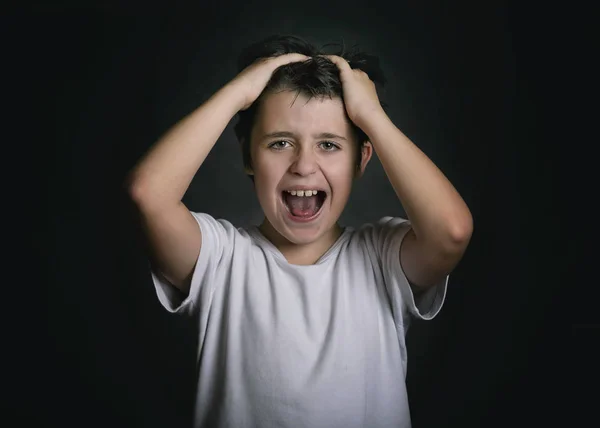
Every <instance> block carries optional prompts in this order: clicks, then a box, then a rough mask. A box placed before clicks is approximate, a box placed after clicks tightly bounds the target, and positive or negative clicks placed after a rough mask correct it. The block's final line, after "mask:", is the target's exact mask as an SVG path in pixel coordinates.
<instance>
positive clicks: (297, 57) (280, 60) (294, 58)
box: [272, 53, 310, 67]
mask: <svg viewBox="0 0 600 428" xmlns="http://www.w3.org/2000/svg"><path fill="white" fill-rule="evenodd" d="M309 58H310V57H309V56H306V55H303V54H300V53H288V54H283V55H279V56H276V57H274V58H272V60H273V64H274V65H275V67H281V66H282V65H286V64H290V63H292V62H301V61H306V60H307V59H309Z"/></svg>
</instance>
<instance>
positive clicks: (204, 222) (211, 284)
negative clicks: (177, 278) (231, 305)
mask: <svg viewBox="0 0 600 428" xmlns="http://www.w3.org/2000/svg"><path fill="white" fill-rule="evenodd" d="M192 215H193V216H194V218H195V219H196V221H197V223H198V227H199V228H200V231H201V233H202V246H201V248H200V254H199V255H198V260H197V261H196V265H195V266H194V271H193V273H192V281H191V284H190V291H189V293H188V295H187V296H185V295H184V294H183V293H181V292H180V291H179V290H178V289H177V288H175V287H174V286H173V285H172V284H171V283H169V282H168V281H167V280H166V279H165V278H164V276H162V275H161V274H160V272H158V271H157V270H155V269H154V268H153V267H152V266H151V267H150V272H151V276H152V282H153V283H154V287H155V289H156V294H157V296H158V300H159V301H160V303H161V304H162V306H163V307H164V308H165V309H166V310H168V311H169V312H173V313H182V314H188V315H191V314H193V313H195V312H197V311H203V310H205V309H207V308H208V307H209V306H210V302H211V300H212V295H213V292H214V290H215V288H216V287H218V286H219V284H218V283H217V280H216V275H215V274H216V272H217V271H218V269H219V268H220V267H222V266H223V265H224V264H226V263H227V261H228V260H230V259H231V254H232V247H233V245H232V243H233V240H234V235H235V233H236V232H237V230H236V229H235V227H234V226H233V225H232V224H231V223H229V222H227V221H225V220H216V219H214V218H213V217H211V216H210V215H208V214H203V213H195V212H192Z"/></svg>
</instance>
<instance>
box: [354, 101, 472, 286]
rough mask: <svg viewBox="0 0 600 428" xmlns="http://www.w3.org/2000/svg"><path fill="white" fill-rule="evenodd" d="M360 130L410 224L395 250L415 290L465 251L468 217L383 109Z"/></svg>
mask: <svg viewBox="0 0 600 428" xmlns="http://www.w3.org/2000/svg"><path fill="white" fill-rule="evenodd" d="M361 128H362V129H363V130H364V132H365V133H366V134H367V135H368V136H369V139H370V141H371V143H372V144H373V146H374V148H375V151H376V152H377V155H378V156H379V159H380V161H381V164H382V166H383V168H384V170H385V172H386V174H387V176H388V178H389V180H390V182H391V184H392V187H393V188H394V190H395V191H396V195H398V198H399V199H400V201H401V203H402V206H403V207H404V209H405V210H406V214H407V216H408V218H409V220H410V221H411V225H412V228H411V230H410V231H409V232H408V233H407V235H406V236H405V238H404V241H403V243H402V248H401V252H400V262H401V264H402V267H403V269H404V272H405V274H406V276H407V278H408V279H409V281H410V282H411V284H412V285H413V287H414V288H415V289H421V288H423V287H428V286H431V285H434V284H437V283H438V282H439V281H440V280H442V279H443V278H444V277H445V276H446V275H448V274H449V273H450V272H451V271H452V270H453V269H454V267H455V266H456V265H457V264H458V262H459V261H460V259H461V258H462V255H463V254H464V251H465V250H466V248H467V245H468V243H469V240H470V238H471V233H472V229H473V221H472V217H471V213H470V211H469V209H468V207H467V205H466V204H465V202H464V201H463V199H462V198H461V196H460V195H459V194H458V192H457V191H456V189H455V188H454V187H453V186H452V184H451V183H450V182H449V181H448V179H446V177H445V176H444V175H443V174H442V172H441V171H440V170H439V169H438V168H437V167H436V166H435V165H434V163H433V162H432V161H431V160H430V159H429V158H428V157H427V156H426V155H425V154H424V153H423V152H422V151H421V150H419V148H418V147H417V146H415V145H414V144H413V143H412V142H411V141H410V140H409V139H408V137H406V136H405V135H404V134H403V133H402V132H401V131H400V130H399V129H398V128H396V127H395V126H394V124H393V123H392V122H391V120H390V119H389V118H388V117H387V115H386V114H385V113H384V112H383V111H381V112H379V113H373V114H372V115H371V116H367V117H366V118H365V121H364V122H363V123H362V126H361Z"/></svg>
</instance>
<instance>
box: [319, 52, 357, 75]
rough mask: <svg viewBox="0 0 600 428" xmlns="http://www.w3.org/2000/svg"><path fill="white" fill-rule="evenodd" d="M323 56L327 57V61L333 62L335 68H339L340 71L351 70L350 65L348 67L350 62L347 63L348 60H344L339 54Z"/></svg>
mask: <svg viewBox="0 0 600 428" xmlns="http://www.w3.org/2000/svg"><path fill="white" fill-rule="evenodd" d="M323 56H324V57H325V58H327V59H328V60H329V61H331V62H333V63H334V64H335V65H336V66H337V68H339V69H340V71H344V72H347V71H351V70H352V67H350V64H348V61H346V60H345V59H344V58H342V57H341V56H337V55H323Z"/></svg>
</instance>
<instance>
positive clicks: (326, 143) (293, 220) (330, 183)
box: [129, 36, 472, 428]
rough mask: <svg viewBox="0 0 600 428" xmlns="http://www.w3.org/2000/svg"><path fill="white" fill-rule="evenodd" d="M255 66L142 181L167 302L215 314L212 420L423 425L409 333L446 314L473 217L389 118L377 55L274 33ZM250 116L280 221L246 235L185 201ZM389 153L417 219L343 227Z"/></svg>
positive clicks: (260, 193)
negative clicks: (413, 392) (356, 190)
mask: <svg viewBox="0 0 600 428" xmlns="http://www.w3.org/2000/svg"><path fill="white" fill-rule="evenodd" d="M241 61H242V63H241V68H242V71H241V72H240V73H239V74H238V75H237V76H236V77H235V78H234V79H233V80H231V81H230V82H229V83H228V84H226V85H225V86H224V87H223V88H221V89H220V90H219V91H218V92H216V93H215V94H214V95H213V96H212V97H211V98H210V99H209V100H207V101H206V102H205V103H204V104H203V105H202V106H200V107H199V108H198V109H197V110H196V111H194V112H192V113H191V114H190V115H189V116H188V117H186V118H185V119H183V120H182V121H181V122H180V123H178V124H177V125H175V126H174V127H173V129H171V130H170V131H169V132H168V133H167V134H166V135H165V136H164V137H163V138H162V139H161V140H160V141H159V142H158V143H157V144H156V145H155V146H154V147H153V148H152V149H151V150H150V151H149V152H148V154H147V155H146V156H145V157H144V158H143V159H142V160H141V162H140V163H139V164H138V166H137V167H136V168H135V169H134V170H133V171H132V174H131V180H130V184H129V186H130V194H131V197H132V199H133V200H134V201H135V202H136V205H137V206H138V207H139V212H140V215H141V221H142V223H143V225H144V230H145V231H146V234H147V237H148V242H149V247H150V250H151V260H152V279H153V282H154V284H155V286H156V290H157V294H158V297H159V299H160V301H161V303H162V304H163V305H164V306H165V308H166V309H168V310H169V311H171V312H175V313H184V314H187V315H192V314H198V315H199V322H200V340H199V354H198V388H197V398H196V409H195V426H196V427H215V428H217V427H236V428H241V427H263V428H265V427H311V428H316V427H335V428H337V427H340V428H342V427H344V428H350V427H368V428H377V427H392V426H393V427H409V426H410V414H409V408H408V400H407V397H406V387H405V374H406V361H407V360H406V347H405V342H404V336H405V333H406V329H407V327H408V325H409V321H410V317H411V316H416V317H419V318H422V319H431V318H433V317H434V316H435V315H436V314H437V312H438V311H439V310H440V308H441V305H442V302H443V300H444V296H445V292H446V284H447V279H448V275H449V274H450V272H451V271H452V270H453V269H454V267H455V266H456V265H457V263H458V262H459V260H460V259H461V257H462V255H463V253H464V251H465V249H466V247H467V245H468V242H469V240H470V237H471V233H472V218H471V214H470V212H469V209H468V208H467V206H466V205H465V203H464V201H463V200H462V198H461V197H460V196H459V194H458V193H457V192H456V190H455V189H454V188H453V186H452V185H451V184H450V183H449V182H448V180H447V179H446V178H445V177H444V176H443V174H442V173H441V172H440V171H439V170H438V169H437V168H436V167H435V165H434V164H433V163H432V162H431V161H430V160H429V159H428V158H427V157H426V156H425V155H424V154H423V153H422V152H421V151H420V150H419V149H418V148H417V147H416V146H415V145H414V144H413V143H412V142H411V141H410V140H409V139H408V138H407V137H406V136H404V135H403V134H402V133H401V132H400V131H399V130H398V129H397V128H396V127H395V126H394V125H393V123H392V122H391V121H390V119H389V118H388V117H387V115H386V114H385V112H384V110H383V108H382V106H381V104H380V102H379V99H378V96H377V93H376V88H375V84H374V82H373V81H372V80H371V79H370V75H371V77H373V78H374V79H375V78H376V79H380V77H381V76H379V71H378V67H377V66H376V64H375V63H374V62H373V57H370V56H366V55H362V54H360V53H357V54H353V55H350V54H344V53H340V55H324V54H322V53H321V52H320V51H318V50H317V49H315V48H314V47H313V46H312V45H310V44H308V43H306V42H304V41H303V40H301V39H299V38H296V37H280V36H274V37H271V38H268V39H266V40H263V41H261V42H260V43H257V44H255V45H252V46H251V47H250V48H249V49H248V50H247V51H246V53H245V55H243V56H242V60H241ZM363 70H367V71H368V73H369V74H367V73H366V72H365V71H363ZM236 113H239V115H240V121H239V123H238V125H237V127H236V134H237V136H238V138H239V139H240V143H241V144H242V150H243V153H244V163H245V167H246V172H247V173H248V175H250V177H251V178H252V180H253V181H254V186H255V189H256V194H257V197H258V200H259V202H260V205H261V207H262V209H263V211H264V215H265V218H264V221H263V222H262V224H261V225H260V226H259V227H249V228H246V229H244V228H235V227H234V226H233V225H231V224H230V223H229V222H227V221H225V220H216V219H214V218H212V217H211V216H209V215H208V214H202V213H196V212H191V211H190V210H188V208H187V207H185V206H184V205H183V203H182V202H181V199H182V197H183V195H184V193H185V192H186V190H187V188H188V186H189V184H190V182H191V180H192V178H193V177H194V175H195V173H196V171H197V170H198V168H199V167H200V166H201V165H202V162H203V161H204V159H205V158H206V156H207V154H208V152H209V151H210V150H211V148H212V146H213V145H214V144H215V142H216V141H217V139H218V138H219V136H220V135H221V133H222V131H223V130H224V128H225V126H226V125H227V124H228V123H229V121H230V120H231V118H232V117H233V116H234V115H235V114H236ZM373 149H376V151H377V154H378V155H379V157H380V160H381V163H382V165H383V167H384V169H385V171H386V173H387V176H388V177H389V179H390V181H391V183H392V185H393V187H394V189H395V191H396V193H397V195H398V197H399V198H400V201H401V203H402V205H403V207H404V208H405V210H406V213H407V217H408V220H406V219H401V218H392V217H386V218H383V219H381V220H380V221H378V222H376V223H375V224H367V225H364V226H362V227H360V228H358V229H353V228H350V227H346V228H343V227H341V226H340V225H339V224H338V218H339V216H340V214H341V213H342V210H343V209H344V207H345V205H346V202H347V199H348V196H349V194H350V190H351V187H352V183H353V181H354V179H355V178H357V177H360V176H361V174H362V173H363V172H364V170H365V167H366V166H367V164H368V162H369V160H370V158H371V156H372V154H373Z"/></svg>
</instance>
